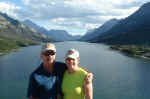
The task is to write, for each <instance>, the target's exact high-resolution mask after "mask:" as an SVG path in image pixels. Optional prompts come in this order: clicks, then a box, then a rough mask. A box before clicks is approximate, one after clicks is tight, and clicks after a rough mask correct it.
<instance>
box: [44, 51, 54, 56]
mask: <svg viewBox="0 0 150 99" xmlns="http://www.w3.org/2000/svg"><path fill="white" fill-rule="evenodd" d="M43 54H44V55H45V56H49V55H55V54H56V52H54V51H47V52H45V53H43Z"/></svg>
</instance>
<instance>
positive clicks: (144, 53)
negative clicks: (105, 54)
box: [110, 45, 150, 60]
mask: <svg viewBox="0 0 150 99" xmlns="http://www.w3.org/2000/svg"><path fill="white" fill-rule="evenodd" d="M110 48H111V49H112V50H117V51H120V52H121V53H123V54H126V55H128V56H132V57H138V58H142V59H148V60H150V47H147V46H137V45H111V46H110Z"/></svg>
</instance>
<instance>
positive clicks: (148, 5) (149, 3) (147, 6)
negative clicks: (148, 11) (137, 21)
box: [141, 2, 150, 9]
mask: <svg viewBox="0 0 150 99" xmlns="http://www.w3.org/2000/svg"><path fill="white" fill-rule="evenodd" d="M141 8H144V9H145V8H150V2H148V3H145V4H143V5H142V6H141Z"/></svg>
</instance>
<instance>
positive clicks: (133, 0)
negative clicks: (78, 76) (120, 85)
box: [0, 0, 150, 35]
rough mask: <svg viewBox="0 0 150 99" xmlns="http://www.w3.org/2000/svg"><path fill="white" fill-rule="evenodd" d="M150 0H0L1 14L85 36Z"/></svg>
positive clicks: (132, 11)
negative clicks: (88, 32) (89, 31)
mask: <svg viewBox="0 0 150 99" xmlns="http://www.w3.org/2000/svg"><path fill="white" fill-rule="evenodd" d="M147 2H150V0H0V11H1V12H3V13H7V14H8V15H9V16H10V17H12V18H15V19H17V20H20V21H24V20H26V19H29V20H31V21H32V22H34V23H36V24H38V25H39V26H41V27H44V28H46V29H48V30H50V29H56V30H66V31H67V32H68V33H69V34H72V35H84V34H85V33H86V32H87V31H88V30H91V29H94V28H97V27H100V26H101V25H102V24H104V23H105V22H106V21H108V20H110V19H113V18H116V19H122V18H126V17H128V16H129V15H131V14H132V13H134V12H135V11H136V10H138V9H139V7H140V6H141V5H143V4H144V3H147Z"/></svg>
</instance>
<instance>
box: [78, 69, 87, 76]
mask: <svg viewBox="0 0 150 99" xmlns="http://www.w3.org/2000/svg"><path fill="white" fill-rule="evenodd" d="M79 72H80V73H81V74H82V75H84V76H85V75H87V73H88V71H87V69H85V68H81V67H80V68H79Z"/></svg>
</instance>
